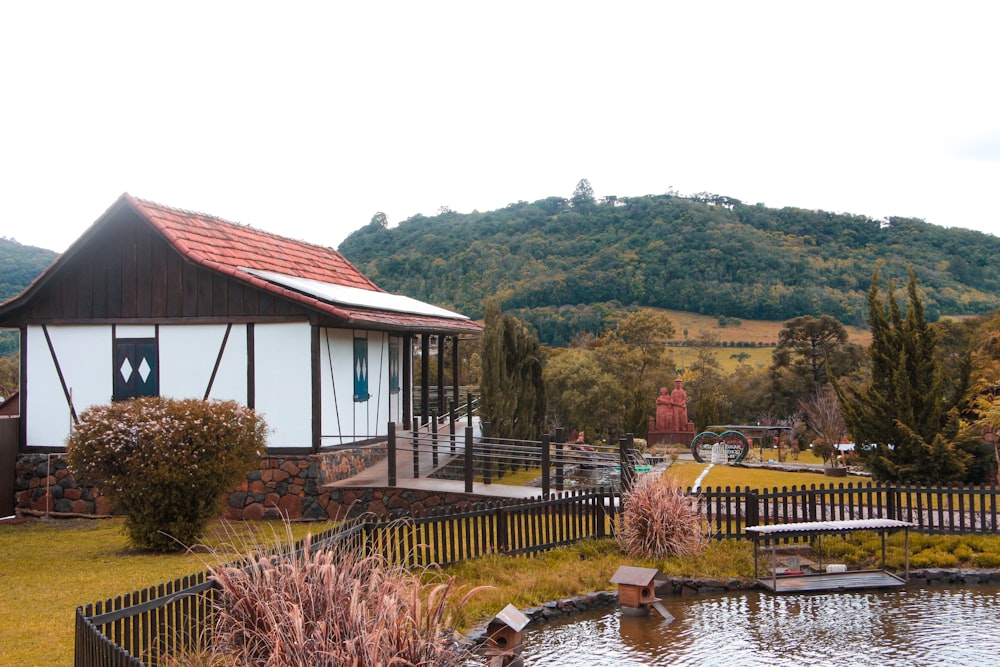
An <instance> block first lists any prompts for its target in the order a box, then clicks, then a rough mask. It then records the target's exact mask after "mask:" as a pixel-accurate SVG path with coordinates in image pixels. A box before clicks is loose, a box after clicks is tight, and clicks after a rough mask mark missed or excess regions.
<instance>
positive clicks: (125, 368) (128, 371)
mask: <svg viewBox="0 0 1000 667" xmlns="http://www.w3.org/2000/svg"><path fill="white" fill-rule="evenodd" d="M143 361H145V359H143ZM118 372H119V373H121V374H122V379H124V380H125V381H126V382H128V380H129V378H130V377H132V364H130V363H129V361H128V359H125V361H123V362H122V365H121V368H119V369H118ZM105 377H107V376H105Z"/></svg>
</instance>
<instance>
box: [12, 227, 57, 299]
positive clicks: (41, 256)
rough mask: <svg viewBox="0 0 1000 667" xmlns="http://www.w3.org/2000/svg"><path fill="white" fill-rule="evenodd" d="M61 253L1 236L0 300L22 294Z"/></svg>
mask: <svg viewBox="0 0 1000 667" xmlns="http://www.w3.org/2000/svg"><path fill="white" fill-rule="evenodd" d="M58 256H59V254H58V253H55V252H52V251H51V250H45V249H44V248H36V247H34V246H30V245H21V244H20V243H18V242H17V241H15V240H14V239H8V238H2V237H0V267H3V268H2V270H0V302H2V301H6V300H7V299H9V298H11V297H12V296H17V295H18V294H20V292H21V290H23V289H24V288H25V287H27V286H28V285H30V284H31V281H32V280H34V279H35V278H36V277H37V276H38V274H40V273H41V272H42V271H44V270H45V269H46V267H48V265H49V264H51V263H52V262H53V260H55V258H56V257H58Z"/></svg>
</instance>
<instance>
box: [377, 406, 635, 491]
mask: <svg viewBox="0 0 1000 667" xmlns="http://www.w3.org/2000/svg"><path fill="white" fill-rule="evenodd" d="M388 433H389V435H388V445H387V450H388V464H389V465H388V476H387V480H386V483H387V484H388V486H390V487H393V486H396V485H397V484H398V482H399V479H400V477H412V478H418V477H422V476H434V477H439V478H446V479H454V480H464V482H465V491H466V493H472V490H473V484H474V483H475V482H482V483H484V484H492V483H494V482H498V481H501V480H503V478H504V477H506V476H507V475H509V474H514V473H517V472H519V471H521V470H534V471H536V473H537V476H538V479H537V484H538V487H539V491H540V494H541V495H543V496H548V495H549V494H550V492H551V491H556V492H562V491H566V490H567V489H568V488H579V487H589V488H600V487H606V486H609V485H613V486H615V487H617V488H626V489H627V488H629V485H630V484H631V481H632V480H633V479H634V477H635V471H636V470H637V469H638V468H637V466H642V465H644V464H645V463H646V461H645V459H644V458H643V457H642V455H641V454H639V453H638V452H637V451H636V450H635V448H634V447H633V439H632V436H631V435H627V436H625V437H623V438H620V439H619V441H618V442H616V443H611V444H600V443H598V444H584V445H581V444H576V443H567V442H564V438H563V431H562V429H557V430H556V432H555V433H554V434H552V435H549V434H546V435H543V436H542V437H541V439H539V440H514V439H510V438H498V437H494V436H493V435H491V433H490V425H489V423H488V422H484V423H482V424H481V432H479V433H477V432H476V430H475V429H474V428H473V427H471V426H465V425H463V424H460V423H458V422H456V420H454V419H452V420H449V421H448V422H447V423H442V422H440V421H439V420H431V422H430V423H429V424H428V425H426V426H424V427H419V426H418V425H416V424H415V425H414V428H413V430H412V431H408V432H405V433H402V434H399V435H397V431H396V426H395V424H393V423H390V424H389V425H388ZM401 452H402V453H403V454H404V456H405V455H406V454H407V453H408V454H409V457H410V461H409V462H408V463H404V466H405V468H404V470H400V469H399V460H400V459H399V457H398V454H399V453H401ZM623 463H624V465H623ZM581 469H584V470H597V469H605V470H609V469H610V470H613V471H615V473H616V474H615V476H614V481H613V482H612V481H610V479H609V478H608V477H601V476H596V475H594V476H591V477H590V480H591V481H590V482H589V483H583V482H582V481H581V480H582V477H581V476H576V477H575V478H574V479H573V483H572V484H570V483H568V480H569V475H570V473H574V472H577V471H579V470H581ZM619 470H622V471H624V474H623V475H621V476H620V477H619V476H618V475H617V472H618V471H619Z"/></svg>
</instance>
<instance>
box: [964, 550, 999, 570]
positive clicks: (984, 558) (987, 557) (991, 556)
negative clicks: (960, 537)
mask: <svg viewBox="0 0 1000 667" xmlns="http://www.w3.org/2000/svg"><path fill="white" fill-rule="evenodd" d="M971 562H972V566H973V567H988V568H994V567H1000V554H997V553H988V552H984V553H975V554H972V559H971Z"/></svg>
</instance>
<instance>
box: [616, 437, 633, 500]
mask: <svg viewBox="0 0 1000 667" xmlns="http://www.w3.org/2000/svg"><path fill="white" fill-rule="evenodd" d="M632 438H633V436H632V434H631V433H628V434H626V435H625V436H624V437H622V438H619V439H618V467H619V470H621V487H622V493H627V492H628V491H631V490H632V485H633V484H634V483H635V468H633V467H632Z"/></svg>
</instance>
